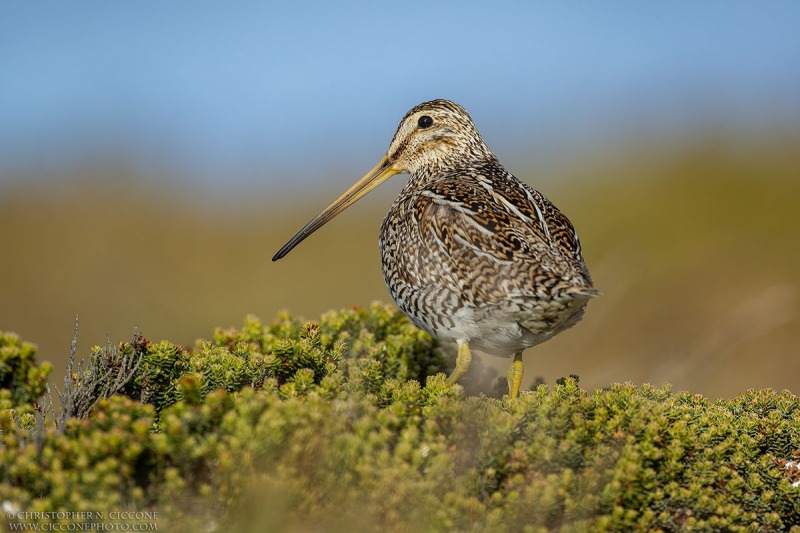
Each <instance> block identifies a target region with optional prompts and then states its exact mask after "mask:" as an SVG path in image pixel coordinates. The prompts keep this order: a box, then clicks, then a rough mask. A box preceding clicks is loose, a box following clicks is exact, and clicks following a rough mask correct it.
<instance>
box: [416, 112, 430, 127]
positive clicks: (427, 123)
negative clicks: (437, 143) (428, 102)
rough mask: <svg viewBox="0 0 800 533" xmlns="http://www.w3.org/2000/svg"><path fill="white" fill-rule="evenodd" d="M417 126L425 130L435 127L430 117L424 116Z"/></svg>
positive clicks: (420, 118)
mask: <svg viewBox="0 0 800 533" xmlns="http://www.w3.org/2000/svg"><path fill="white" fill-rule="evenodd" d="M417 126H419V127H420V128H422V129H423V130H424V129H425V128H430V127H431V126H433V119H432V118H431V117H429V116H428V115H422V116H421V117H419V120H418V121H417Z"/></svg>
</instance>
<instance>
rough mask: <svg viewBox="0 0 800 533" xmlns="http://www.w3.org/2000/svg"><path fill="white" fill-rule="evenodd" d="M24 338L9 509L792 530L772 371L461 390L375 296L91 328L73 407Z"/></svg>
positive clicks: (5, 472)
mask: <svg viewBox="0 0 800 533" xmlns="http://www.w3.org/2000/svg"><path fill="white" fill-rule="evenodd" d="M34 354H35V347H33V346H32V345H30V344H28V343H24V342H22V341H20V340H19V338H18V337H16V336H15V335H13V334H2V335H0V386H2V389H0V408H2V410H0V432H2V433H1V435H0V437H1V438H2V444H1V445H0V481H2V485H0V502H2V504H3V507H4V510H5V511H6V513H9V512H11V514H10V515H9V514H6V517H7V519H8V517H9V516H12V518H11V522H9V523H8V526H9V527H10V526H11V525H13V523H14V521H15V520H16V519H15V518H13V512H16V511H31V512H35V511H49V512H53V511H69V512H78V511H101V512H103V511H105V512H107V511H121V510H132V511H142V512H145V511H149V512H152V511H156V512H157V513H158V529H159V530H163V531H174V530H185V531H197V530H204V531H214V530H216V531H231V530H233V531H308V530H313V531H363V530H388V531H449V530H457V531H519V530H523V531H552V530H558V529H564V530H577V531H636V530H642V531H659V530H661V531H688V530H691V531H786V530H794V531H800V482H799V481H798V478H800V472H798V468H797V467H796V464H797V460H798V457H797V455H798V454H800V452H798V450H800V398H798V397H797V396H794V395H793V394H791V393H790V392H788V391H784V392H776V391H771V390H761V391H755V390H754V391H748V392H746V393H744V394H742V395H741V396H739V397H737V398H735V399H732V400H709V399H706V398H703V397H701V396H697V395H692V394H689V393H673V392H671V391H670V389H669V388H668V387H664V388H654V387H650V386H646V385H645V386H641V387H637V386H633V385H629V384H626V385H614V386H611V387H610V388H608V389H605V390H597V391H594V392H588V391H585V390H582V389H581V388H580V387H579V384H578V381H577V380H576V379H575V378H574V377H571V378H566V379H562V380H559V382H558V383H555V384H551V385H539V386H537V387H536V388H535V390H532V391H528V392H527V393H523V394H522V395H521V397H520V398H519V399H518V400H515V401H510V400H508V399H507V398H489V397H486V396H466V395H465V394H464V392H463V389H462V388H461V387H460V386H454V387H450V386H448V385H447V384H446V383H445V375H444V373H443V372H444V371H445V370H446V368H447V364H446V362H445V360H444V358H443V356H442V355H441V353H440V351H439V349H437V347H436V346H435V345H434V343H433V341H432V340H431V339H430V337H428V336H427V335H426V334H425V333H423V332H421V331H420V330H418V329H417V328H415V327H414V326H413V325H411V324H410V323H409V322H408V321H407V320H406V319H405V318H404V317H403V316H402V315H401V314H400V313H399V312H397V311H395V310H394V308H393V307H387V306H382V305H377V304H376V305H374V306H372V307H370V308H368V309H362V308H357V309H348V310H343V311H339V312H330V313H327V314H325V315H324V316H322V317H321V318H320V320H319V321H318V322H303V321H301V320H299V319H298V318H296V317H293V316H290V315H288V314H283V315H280V316H279V317H278V318H277V319H276V320H275V321H274V322H272V323H270V324H263V323H262V322H260V321H259V320H258V319H256V318H254V317H249V318H247V319H246V320H245V323H244V325H243V326H242V327H241V328H231V329H224V330H223V329H220V330H217V331H215V332H214V333H213V335H212V336H211V340H209V341H203V342H199V343H198V344H196V345H195V346H193V347H183V346H178V345H175V344H172V343H170V342H166V341H164V342H150V341H148V340H147V339H145V338H144V337H142V336H138V335H135V336H134V338H133V339H132V341H131V342H126V343H120V344H119V345H116V346H106V347H104V348H100V347H97V348H94V349H93V350H92V353H91V354H90V356H89V358H88V363H87V364H86V365H79V366H78V367H77V368H78V371H77V372H76V371H75V367H73V366H71V367H70V368H71V370H70V372H71V375H68V376H67V381H66V382H65V389H69V388H70V386H71V385H70V384H72V385H73V386H74V389H75V390H72V391H71V392H70V394H73V396H74V397H76V398H81V399H82V402H83V403H82V405H88V406H89V408H88V409H86V412H85V413H79V412H67V413H64V412H63V411H60V412H59V413H60V414H57V411H59V409H62V410H63V409H73V410H74V409H75V408H74V406H73V407H70V406H69V405H65V406H63V407H60V408H59V407H57V406H54V405H52V403H53V402H48V400H47V395H46V394H45V380H46V377H47V375H48V373H49V368H48V367H47V366H46V365H37V364H36V363H35V362H34V360H33V357H34ZM121 375H123V376H125V380H124V381H125V382H124V383H122V382H121V381H120V378H119V376H121ZM86 376H91V379H88V378H86ZM63 393H64V391H62V394H63ZM42 396H45V399H44V401H43V400H42ZM73 403H74V402H73ZM9 510H10V511H9Z"/></svg>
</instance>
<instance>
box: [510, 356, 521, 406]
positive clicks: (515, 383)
mask: <svg viewBox="0 0 800 533" xmlns="http://www.w3.org/2000/svg"><path fill="white" fill-rule="evenodd" d="M522 371H523V365H522V352H517V353H515V354H514V362H513V363H511V366H510V367H509V369H508V396H509V398H511V399H514V398H516V397H517V396H519V388H520V386H521V385H522Z"/></svg>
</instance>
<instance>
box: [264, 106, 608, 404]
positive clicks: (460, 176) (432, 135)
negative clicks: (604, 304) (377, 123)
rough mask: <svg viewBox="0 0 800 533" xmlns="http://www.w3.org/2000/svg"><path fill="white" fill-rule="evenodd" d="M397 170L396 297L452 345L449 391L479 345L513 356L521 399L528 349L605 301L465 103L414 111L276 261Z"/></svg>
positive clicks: (514, 392)
mask: <svg viewBox="0 0 800 533" xmlns="http://www.w3.org/2000/svg"><path fill="white" fill-rule="evenodd" d="M396 174H408V175H409V178H408V181H407V182H406V183H405V185H404V186H403V188H402V190H401V191H400V194H399V195H398V197H397V199H396V200H395V201H394V202H393V203H392V206H391V208H390V209H389V212H388V213H387V214H386V216H385V218H384V219H383V222H382V223H381V226H380V232H379V238H378V245H379V248H380V255H381V265H382V272H383V277H384V281H385V282H386V285H387V287H388V289H389V293H390V294H391V297H392V299H393V300H394V301H395V303H396V304H397V306H398V307H399V308H400V310H402V311H403V313H405V314H406V315H407V316H408V318H409V319H410V320H411V321H412V322H413V323H414V324H415V325H416V326H418V327H419V328H422V329H423V330H425V331H427V332H428V333H429V334H430V335H431V336H433V337H434V338H435V339H437V340H438V341H439V342H446V343H455V345H456V346H457V353H456V360H455V369H454V370H453V371H452V373H451V374H450V376H449V377H448V378H447V383H448V384H451V385H452V384H454V383H456V382H457V381H458V380H459V378H461V377H462V376H463V375H464V374H465V373H466V372H467V371H468V370H469V366H470V362H471V361H472V349H477V350H480V351H483V352H486V353H489V354H492V355H498V356H504V357H513V360H512V363H511V365H510V367H509V370H508V374H507V381H508V395H509V397H510V398H517V397H518V396H519V392H520V386H521V383H522V377H523V371H524V366H523V361H522V351H523V350H524V349H526V348H529V347H531V346H535V345H537V344H540V343H542V342H544V341H546V340H548V339H550V338H551V337H553V336H554V335H556V334H558V333H560V332H562V331H564V330H565V329H567V328H569V327H571V326H573V325H575V324H576V323H577V322H578V321H580V319H581V318H582V316H583V314H584V310H585V308H586V305H587V302H588V301H589V300H590V299H592V298H593V297H595V296H598V295H599V294H600V293H599V292H598V291H597V290H596V289H595V288H594V286H593V284H592V278H591V275H590V274H589V270H588V268H587V267H586V263H585V262H584V259H583V254H582V251H581V244H580V241H579V240H578V234H577V233H576V231H575V229H574V227H573V225H572V223H571V222H570V220H569V219H568V218H567V216H566V215H564V213H562V212H561V211H560V210H558V209H557V208H556V206H555V205H553V203H552V202H550V200H548V199H547V198H546V197H545V196H544V195H543V194H542V193H540V192H539V191H537V190H535V189H533V188H531V187H530V186H528V185H526V184H525V183H523V182H521V181H520V180H518V179H517V178H516V177H515V176H514V175H513V174H511V173H510V172H509V171H508V170H506V169H505V168H504V167H503V165H502V164H501V163H500V161H499V160H498V158H497V157H496V156H495V155H494V153H493V152H492V151H491V150H490V149H489V147H488V146H487V145H486V143H485V142H484V141H483V138H482V137H481V135H480V133H479V132H478V129H477V128H476V126H475V124H474V123H473V121H472V118H471V117H470V115H469V114H468V113H467V111H466V110H465V109H464V108H463V107H461V106H460V105H458V104H456V103H454V102H451V101H449V100H441V99H440V100H431V101H428V102H423V103H421V104H419V105H417V106H414V107H413V108H411V109H410V110H409V111H408V112H407V113H406V115H405V116H404V117H403V119H402V120H401V121H400V125H399V126H398V128H397V131H396V132H395V134H394V137H393V138H392V141H391V143H390V144H389V149H388V150H387V152H386V154H385V155H384V156H383V157H382V158H381V159H380V161H379V162H378V164H377V165H376V166H375V167H374V168H373V169H372V170H370V171H369V172H368V173H367V174H365V175H364V177H362V178H361V179H360V180H358V181H357V182H356V183H355V184H353V185H352V186H351V187H350V188H349V189H348V190H347V191H346V192H344V193H343V194H342V195H341V196H339V197H338V198H337V199H336V200H334V201H333V202H331V203H330V205H328V206H327V207H326V208H325V209H323V210H322V211H321V212H320V213H319V214H318V215H317V216H315V217H314V218H312V219H311V220H310V221H309V222H308V223H307V224H306V225H305V226H304V227H303V228H302V229H300V231H298V232H297V234H295V235H294V237H292V238H291V239H290V240H289V241H288V242H287V243H286V244H285V245H284V246H283V247H282V248H280V250H278V252H277V253H276V254H275V256H274V257H273V258H272V260H273V261H277V260H279V259H281V258H283V257H284V256H285V255H286V254H288V253H289V252H290V251H291V250H292V249H293V248H294V247H295V246H297V245H298V244H299V243H300V242H301V241H303V240H304V239H306V238H307V237H308V236H309V235H311V234H312V233H314V232H315V231H316V230H318V229H319V228H321V227H322V226H323V225H325V224H326V223H327V222H329V221H330V220H331V219H332V218H334V217H335V216H337V215H338V214H339V213H341V212H342V211H344V210H345V209H347V208H348V207H349V206H351V205H352V204H353V203H354V202H356V201H357V200H359V199H360V198H362V197H363V196H364V195H366V194H367V193H369V192H370V191H372V190H373V189H374V188H376V187H377V186H378V185H380V184H381V183H383V182H384V181H386V180H387V179H388V178H390V177H391V176H394V175H396Z"/></svg>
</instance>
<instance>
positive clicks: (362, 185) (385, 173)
mask: <svg viewBox="0 0 800 533" xmlns="http://www.w3.org/2000/svg"><path fill="white" fill-rule="evenodd" d="M399 173H400V171H399V170H396V169H394V168H392V165H391V163H389V158H388V157H387V156H383V159H381V160H380V162H379V163H378V164H377V165H376V166H375V168H373V169H372V170H370V171H369V172H367V174H366V175H365V176H364V177H363V178H361V179H360V180H358V181H357V182H356V183H355V184H353V186H352V187H350V188H349V189H347V192H345V193H344V194H343V195H341V196H340V197H339V198H337V199H336V200H334V201H333V202H331V204H330V205H329V206H328V207H326V208H325V209H323V210H322V211H321V212H320V214H318V215H317V216H315V217H314V218H312V219H311V221H310V222H309V223H308V224H306V225H305V226H303V229H301V230H300V231H298V232H297V235H295V236H294V237H292V238H291V239H289V242H287V243H286V244H284V245H283V247H282V248H281V249H280V250H278V253H276V254H275V255H274V256H273V257H272V260H273V261H277V260H278V259H280V258H282V257H283V256H285V255H286V254H288V253H289V252H291V251H292V248H294V247H295V246H297V245H298V244H300V243H301V242H302V241H303V240H304V239H305V238H306V237H308V236H309V235H311V234H312V233H314V232H315V231H317V230H318V229H319V228H321V227H322V226H324V225H325V224H326V223H328V222H329V221H330V220H331V219H332V218H333V217H335V216H336V215H338V214H339V213H341V212H342V211H344V210H345V209H347V208H348V207H350V206H351V205H352V204H354V203H355V202H356V201H357V200H358V199H359V198H361V197H362V196H364V195H365V194H367V193H368V192H370V191H371V190H372V189H374V188H375V187H377V186H378V185H380V184H381V183H383V182H384V181H386V180H387V179H388V178H390V177H391V176H394V175H395V174H399Z"/></svg>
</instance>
